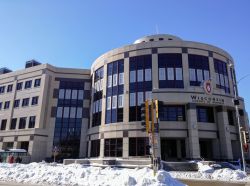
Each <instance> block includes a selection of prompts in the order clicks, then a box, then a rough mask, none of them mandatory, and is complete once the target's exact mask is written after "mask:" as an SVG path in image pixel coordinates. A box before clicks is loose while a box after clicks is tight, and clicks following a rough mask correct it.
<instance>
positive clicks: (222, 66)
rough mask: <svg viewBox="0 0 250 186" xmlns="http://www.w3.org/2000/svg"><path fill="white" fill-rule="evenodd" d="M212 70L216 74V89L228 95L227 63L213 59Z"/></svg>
mask: <svg viewBox="0 0 250 186" xmlns="http://www.w3.org/2000/svg"><path fill="white" fill-rule="evenodd" d="M214 70H215V73H216V87H217V88H219V89H224V90H225V93H230V88H229V82H228V72H227V63H226V62H224V61H220V60H218V59H215V58H214Z"/></svg>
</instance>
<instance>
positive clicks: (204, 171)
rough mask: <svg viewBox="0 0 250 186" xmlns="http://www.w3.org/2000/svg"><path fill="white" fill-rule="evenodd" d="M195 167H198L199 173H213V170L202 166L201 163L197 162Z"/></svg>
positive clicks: (207, 166)
mask: <svg viewBox="0 0 250 186" xmlns="http://www.w3.org/2000/svg"><path fill="white" fill-rule="evenodd" d="M197 165H198V170H199V172H202V173H213V172H214V168H212V167H210V166H209V165H204V164H202V163H201V162H198V163H197Z"/></svg>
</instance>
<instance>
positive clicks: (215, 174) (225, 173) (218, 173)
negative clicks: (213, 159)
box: [169, 162, 250, 182]
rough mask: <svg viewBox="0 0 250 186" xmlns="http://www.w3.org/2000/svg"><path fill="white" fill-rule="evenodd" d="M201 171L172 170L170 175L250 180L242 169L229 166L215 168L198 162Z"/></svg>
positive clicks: (181, 177) (178, 177) (187, 177)
mask: <svg viewBox="0 0 250 186" xmlns="http://www.w3.org/2000/svg"><path fill="white" fill-rule="evenodd" d="M197 164H198V168H199V171H197V172H180V171H170V172H169V173H170V175H171V176H172V177H173V178H177V179H202V180H219V181H244V182H246V181H250V176H247V175H246V174H245V173H244V172H243V171H241V170H231V169H228V168H224V169H218V170H214V168H213V167H210V166H209V165H203V164H202V163H200V162H198V163H197Z"/></svg>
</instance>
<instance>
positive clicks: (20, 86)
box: [0, 79, 41, 94]
mask: <svg viewBox="0 0 250 186" xmlns="http://www.w3.org/2000/svg"><path fill="white" fill-rule="evenodd" d="M40 84H41V79H35V81H34V87H39V86H40ZM31 87H32V80H28V81H25V83H24V89H28V88H31ZM22 89H23V82H19V83H17V86H16V90H22ZM12 90H13V84H10V85H7V93H8V92H12ZM3 93H5V86H1V87H0V94H3Z"/></svg>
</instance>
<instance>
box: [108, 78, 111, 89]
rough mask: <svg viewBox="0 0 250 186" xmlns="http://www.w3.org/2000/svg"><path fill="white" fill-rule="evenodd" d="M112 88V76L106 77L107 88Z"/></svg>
mask: <svg viewBox="0 0 250 186" xmlns="http://www.w3.org/2000/svg"><path fill="white" fill-rule="evenodd" d="M110 87H112V76H108V88H110Z"/></svg>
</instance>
